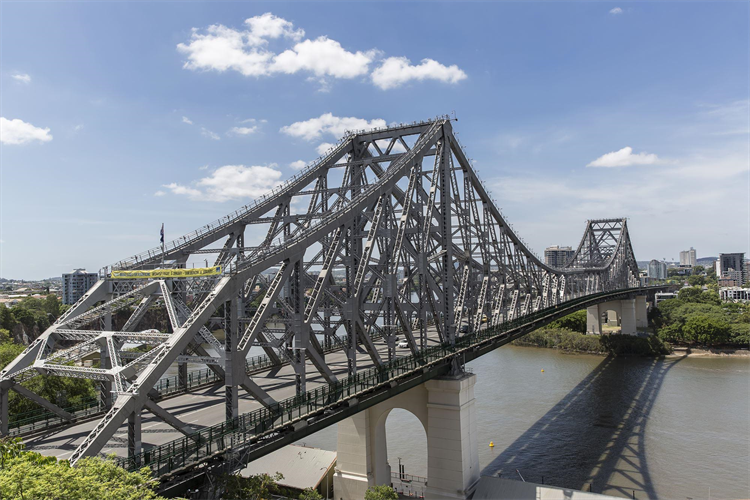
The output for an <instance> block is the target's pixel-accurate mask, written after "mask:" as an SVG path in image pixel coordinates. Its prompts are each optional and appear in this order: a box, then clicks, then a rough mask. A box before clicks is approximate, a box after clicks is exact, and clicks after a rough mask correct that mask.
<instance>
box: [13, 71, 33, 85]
mask: <svg viewBox="0 0 750 500" xmlns="http://www.w3.org/2000/svg"><path fill="white" fill-rule="evenodd" d="M10 77H11V78H13V79H14V80H15V81H17V82H20V83H26V84H29V83H31V76H30V75H27V74H26V73H14V74H12V75H10Z"/></svg>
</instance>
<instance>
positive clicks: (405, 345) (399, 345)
mask: <svg viewBox="0 0 750 500" xmlns="http://www.w3.org/2000/svg"><path fill="white" fill-rule="evenodd" d="M396 347H398V348H399V349H406V348H407V347H409V344H408V343H407V342H406V341H405V340H402V341H401V342H399V343H398V344H396Z"/></svg>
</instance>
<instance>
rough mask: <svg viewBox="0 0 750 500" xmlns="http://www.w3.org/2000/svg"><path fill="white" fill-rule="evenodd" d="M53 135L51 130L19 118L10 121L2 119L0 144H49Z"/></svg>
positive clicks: (0, 122)
mask: <svg viewBox="0 0 750 500" xmlns="http://www.w3.org/2000/svg"><path fill="white" fill-rule="evenodd" d="M51 140H52V134H50V133H49V128H40V127H35V126H34V125H32V124H31V123H26V122H25V121H23V120H19V119H18V118H16V119H13V120H8V119H7V118H4V117H0V143H2V144H27V143H29V142H34V141H39V142H49V141H51Z"/></svg>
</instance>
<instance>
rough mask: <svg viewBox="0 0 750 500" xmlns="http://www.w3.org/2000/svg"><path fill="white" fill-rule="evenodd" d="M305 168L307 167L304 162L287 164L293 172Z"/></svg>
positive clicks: (298, 161)
mask: <svg viewBox="0 0 750 500" xmlns="http://www.w3.org/2000/svg"><path fill="white" fill-rule="evenodd" d="M306 166H307V162H306V161H304V160H297V161H293V162H292V163H290V164H289V167H291V168H292V169H294V170H302V169H303V168H305V167H306Z"/></svg>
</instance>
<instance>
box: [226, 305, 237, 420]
mask: <svg viewBox="0 0 750 500" xmlns="http://www.w3.org/2000/svg"><path fill="white" fill-rule="evenodd" d="M237 302H238V300H237V298H236V297H233V298H232V299H230V300H227V301H226V302H224V405H225V419H226V420H232V419H234V418H236V417H237V415H238V414H239V401H238V399H239V391H238V386H237V384H238V382H239V380H236V375H237V373H236V372H237V370H236V368H237V367H236V366H235V364H236V361H237V351H236V349H237V333H238V325H239V320H238V317H237V309H238V307H237V306H238V305H239V304H237Z"/></svg>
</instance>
